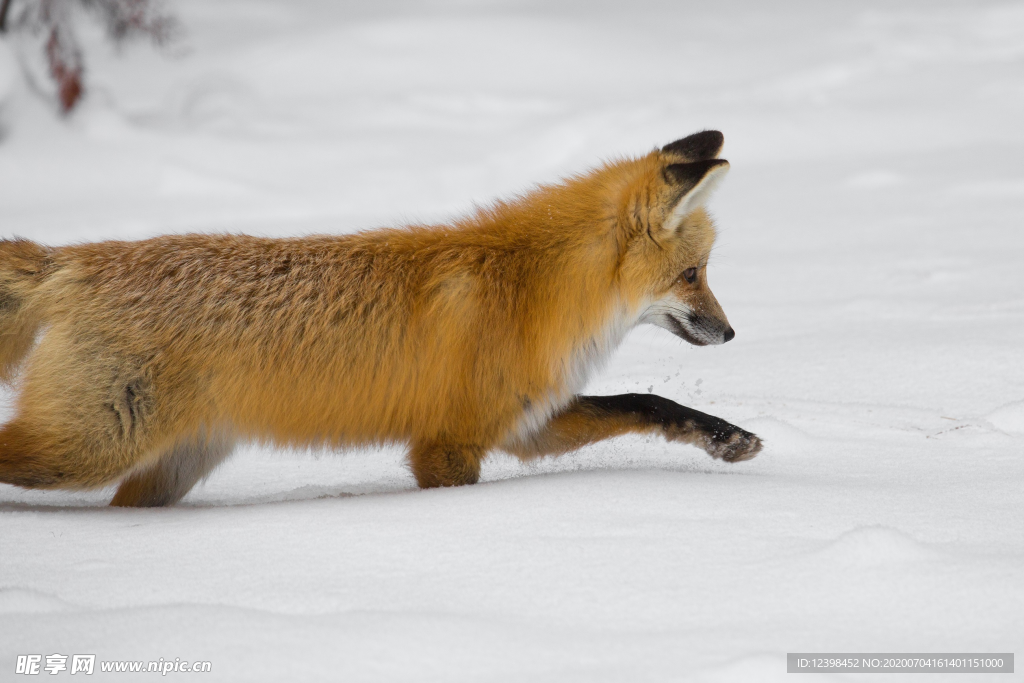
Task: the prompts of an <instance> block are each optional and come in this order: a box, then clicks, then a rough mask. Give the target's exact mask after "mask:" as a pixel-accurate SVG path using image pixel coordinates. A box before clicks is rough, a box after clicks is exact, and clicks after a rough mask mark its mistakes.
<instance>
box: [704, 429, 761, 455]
mask: <svg viewBox="0 0 1024 683" xmlns="http://www.w3.org/2000/svg"><path fill="white" fill-rule="evenodd" d="M730 427H731V428H730V429H729V430H726V431H715V432H713V433H711V434H710V435H708V436H707V437H705V439H704V443H705V445H704V450H705V451H707V453H708V455H710V456H711V457H712V458H718V459H720V460H725V461H726V462H741V461H743V460H750V459H751V458H753V457H754V456H755V455H757V454H758V453H760V452H761V446H762V443H761V439H760V438H759V437H758V436H757V435H756V434H752V433H750V432H748V431H746V430H745V429H740V428H739V427H733V426H732V425H730Z"/></svg>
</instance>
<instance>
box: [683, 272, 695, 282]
mask: <svg viewBox="0 0 1024 683" xmlns="http://www.w3.org/2000/svg"><path fill="white" fill-rule="evenodd" d="M683 279H684V280H686V281H687V282H689V283H690V284H691V285H692V284H693V283H694V282H696V281H697V269H696V268H687V269H686V270H684V271H683Z"/></svg>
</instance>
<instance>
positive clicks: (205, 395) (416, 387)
mask: <svg viewBox="0 0 1024 683" xmlns="http://www.w3.org/2000/svg"><path fill="white" fill-rule="evenodd" d="M714 136H717V138H715V137H714ZM716 140H717V144H716ZM687 141H690V142H689V143H687ZM720 146H721V136H720V135H718V134H717V133H715V134H712V133H701V134H697V135H695V136H691V137H690V138H685V139H684V140H681V141H677V142H676V143H673V144H672V145H668V146H666V147H665V148H664V149H662V150H657V151H654V152H651V153H650V154H647V155H646V156H643V157H640V158H637V159H628V160H623V161H617V162H613V163H609V164H606V165H604V166H603V167H601V168H599V169H597V170H595V171H592V172H591V173H588V174H586V175H580V176H575V177H572V178H570V179H568V180H566V181H564V182H562V183H561V184H557V185H550V186H542V187H539V188H537V189H536V190H534V191H532V192H530V193H529V194H526V195H524V196H522V197H519V198H516V199H514V200H511V201H506V202H498V203H496V204H495V205H494V206H492V207H491V208H489V209H486V210H481V211H479V212H477V213H476V215H473V216H471V217H469V218H465V219H462V220H458V221H455V222H453V223H451V224H449V225H441V226H429V227H427V226H412V227H407V228H402V229H384V230H377V231H372V232H364V233H360V234H355V235H347V236H337V237H335V236H316V237H306V238H297V239H261V238H255V237H248V236H241V235H182V236H166V237H158V238H154V239H150V240H145V241H140V242H113V241H112V242H100V243H94V244H83V245H73V246H65V247H60V248H45V247H40V246H38V245H34V244H32V243H30V242H26V241H3V242H0V326H2V332H3V335H2V336H0V369H5V370H4V373H5V374H4V375H3V378H5V379H8V380H10V379H11V378H13V377H14V375H15V372H16V370H17V369H18V368H21V367H22V365H24V369H23V373H22V376H21V379H20V382H19V385H20V393H19V396H18V404H17V414H16V416H15V418H14V419H13V420H12V421H11V422H10V423H8V424H7V425H6V426H5V427H3V429H2V430H0V481H4V482H8V483H14V484H17V485H20V486H28V487H40V488H59V487H67V488H75V487H78V488H84V487H96V486H102V485H104V484H107V483H110V482H112V481H116V480H118V479H120V478H123V477H127V479H126V481H125V483H124V484H123V485H122V488H121V490H120V491H119V492H118V495H117V496H116V497H115V500H114V503H115V504H123V505H150V504H167V503H172V502H174V501H175V500H177V499H178V498H180V497H181V496H182V495H184V493H185V492H187V491H188V489H189V488H190V487H191V485H192V484H194V483H195V481H198V479H200V478H201V477H202V476H205V475H206V474H207V473H208V472H209V471H210V469H212V467H214V466H216V464H217V463H218V462H220V460H221V459H222V458H223V457H225V456H226V455H227V453H228V452H230V443H232V442H233V441H234V440H239V439H241V440H246V439H257V440H266V441H271V442H274V443H279V444H289V445H296V446H307V445H324V444H328V445H334V446H347V445H354V444H365V443H382V442H403V443H408V444H410V447H411V455H410V458H411V464H412V467H413V471H414V473H415V474H416V477H417V480H418V482H419V483H420V485H421V486H438V485H451V484H463V483H472V482H474V481H476V478H477V476H478V474H479V467H480V461H481V459H482V458H483V457H484V456H485V454H486V453H487V452H488V451H489V450H492V449H495V448H505V449H506V450H510V451H512V452H516V453H518V454H520V455H521V456H522V457H533V456H535V455H538V454H540V452H541V451H543V449H540V450H538V448H539V447H528V446H527V445H526V444H529V443H534V444H537V443H540V440H539V439H540V436H539V435H541V434H543V433H544V432H545V430H546V429H549V428H550V424H549V423H554V424H557V423H558V419H559V416H564V415H565V414H566V412H567V411H569V412H571V411H572V410H573V409H574V406H576V405H577V404H578V400H577V397H576V394H577V392H578V391H579V390H580V389H581V388H582V387H583V384H584V383H585V381H586V379H587V377H588V376H589V375H590V374H591V373H592V372H593V371H595V370H596V369H597V368H598V367H599V365H600V363H601V361H602V360H603V358H605V357H606V356H607V355H608V354H609V353H610V352H611V350H613V349H614V347H615V345H616V344H618V342H619V341H621V338H622V336H623V335H624V334H625V332H626V331H628V329H629V328H630V327H632V326H633V325H635V324H637V323H639V322H654V323H656V324H661V325H663V326H666V327H668V328H669V329H671V330H672V331H673V332H676V333H677V334H679V335H680V336H683V337H684V338H687V339H688V341H691V342H694V343H720V342H721V341H725V340H728V339H729V338H731V328H729V327H728V322H727V321H726V319H725V316H724V314H723V313H722V311H721V307H720V306H719V305H718V303H717V301H715V299H714V296H713V295H712V294H711V291H710V290H709V289H708V288H707V281H706V266H707V257H708V253H709V252H710V249H711V246H712V243H713V241H714V228H713V225H712V223H711V220H710V219H709V217H708V216H707V214H706V213H705V212H704V210H703V208H702V207H701V206H700V205H695V206H693V207H689V206H687V205H686V202H687V201H692V200H693V199H694V197H697V196H698V195H700V194H701V193H702V192H704V190H705V189H706V186H707V185H708V183H709V182H710V180H709V179H712V177H715V176H720V175H721V174H722V173H724V170H725V169H726V168H727V164H725V162H721V161H718V160H715V159H714V157H715V156H717V152H718V149H719V148H720ZM711 148H714V149H711ZM716 179H717V178H716ZM701 203H702V201H701ZM679 207H684V208H686V214H685V215H677V214H674V213H673V211H674V210H676V209H678V208H679ZM691 268H692V269H694V270H693V271H692V272H695V273H696V274H697V275H696V280H695V281H694V282H693V283H690V282H687V281H686V280H685V278H682V277H681V273H683V272H684V271H687V269H691ZM687 272H691V271H687ZM672 311H676V313H678V315H675V314H673V313H672ZM666 316H667V317H666ZM673 316H675V317H676V318H677V320H676V323H673V322H672V320H670V318H672V317H673ZM40 329H43V330H44V332H43V334H42V335H41V337H40V338H39V339H38V342H37V343H36V344H35V346H34V347H33V345H32V340H33V339H34V337H35V336H36V335H37V332H38V330H40ZM715 335H718V336H717V337H716V336H715ZM723 335H724V336H723ZM26 354H27V359H25V356H26ZM23 359H24V360H23ZM552 418H555V419H554V420H552ZM605 418H607V416H605ZM602 419H604V418H601V417H600V416H598V417H594V416H591V417H590V418H589V420H590V423H591V425H592V427H591V428H590V432H592V433H593V434H604V435H605V436H609V435H612V434H613V433H621V432H622V431H623V429H620V428H618V427H616V428H614V429H609V430H606V431H602V430H601V429H600V428H598V429H596V431H595V429H594V428H593V424H594V423H595V421H596V422H598V423H599V422H601V420H602ZM562 421H563V422H564V421H565V420H564V419H563V420H562ZM612 422H615V420H614V419H609V420H608V423H609V424H611V423H612ZM619 422H621V420H619ZM641 422H643V420H641ZM648 422H649V421H648ZM637 424H638V425H639V423H637ZM726 424H727V423H726ZM644 425H646V426H642V428H643V429H648V428H649V427H650V425H649V424H648V423H647V422H645V423H644ZM636 429H638V430H639V429H641V426H637V427H636ZM734 429H738V428H734ZM584 431H586V429H584ZM627 431H628V429H627ZM744 434H746V433H745V432H744ZM750 436H751V437H752V436H753V435H750ZM753 439H754V440H755V442H751V444H752V445H748V447H746V450H744V451H743V453H741V454H740V455H748V457H749V456H752V455H753V453H756V450H757V449H758V448H759V447H760V442H759V441H756V437H753ZM569 440H570V441H571V440H572V439H571V438H570V439H569ZM581 442H582V441H581ZM751 450H752V452H749V451H751ZM557 451H558V449H557V448H554V449H549V452H557ZM729 459H740V458H739V457H736V458H729Z"/></svg>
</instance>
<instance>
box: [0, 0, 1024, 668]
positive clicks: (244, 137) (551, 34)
mask: <svg viewBox="0 0 1024 683" xmlns="http://www.w3.org/2000/svg"><path fill="white" fill-rule="evenodd" d="M172 7H174V8H175V9H176V11H177V13H178V15H179V16H180V18H181V19H182V21H183V23H184V24H185V26H186V27H187V29H188V34H187V36H186V37H185V39H184V40H183V41H182V42H181V43H179V45H178V46H176V47H175V48H173V49H172V50H170V52H169V53H168V54H164V55H160V54H157V53H155V52H153V51H152V50H150V49H149V48H148V47H145V46H138V47H133V48H130V49H128V50H127V51H126V52H125V53H124V54H123V55H120V56H118V55H117V54H115V53H114V52H113V51H112V50H110V49H109V48H107V47H105V46H104V45H103V44H102V42H101V40H100V37H99V36H96V35H91V34H90V35H88V36H86V38H87V41H88V45H87V47H88V53H87V57H88V58H89V62H88V66H89V71H88V75H87V78H88V83H89V86H90V88H91V90H90V94H89V97H88V99H87V100H86V101H85V103H84V105H83V107H82V108H81V110H80V111H79V112H77V113H76V114H75V115H74V116H73V117H71V118H70V119H69V120H67V121H61V120H58V119H57V118H56V117H55V116H53V115H52V114H51V112H50V111H49V110H48V109H47V108H46V106H45V105H44V104H42V103H41V102H40V101H39V100H38V99H37V98H36V97H34V96H32V95H31V94H30V93H29V91H28V89H27V86H26V85H25V83H24V81H23V80H22V78H21V76H20V75H19V72H18V70H17V69H16V68H15V67H13V66H12V65H11V56H10V46H9V45H8V44H4V43H2V42H0V100H2V102H3V104H2V105H0V122H2V129H3V139H2V140H0V235H2V236H4V237H8V236H12V235H21V236H24V237H29V238H32V239H36V240H39V241H43V242H46V243H49V244H62V243H67V242H72V241H81V240H96V239H103V238H139V237H145V236H150V235H155V234H159V233H165V232H184V231H196V230H201V231H227V230H230V231H243V232H249V233H258V234H265V235H287V234H298V233H309V232H334V233H341V232H346V231H352V230H356V229H361V228H368V227H373V226H377V225H387V224H399V223H401V222H403V221H406V220H411V219H416V220H441V219H444V218H445V217H446V216H452V215H455V214H458V213H460V212H463V211H466V210H468V209H470V208H471V207H472V206H473V204H474V203H476V204H480V203H486V202H487V201H489V200H490V199H492V198H495V197H498V196H502V195H509V194H512V193H515V192H517V191H520V190H522V189H524V188H526V187H528V186H530V185H531V184H532V183H535V182H540V181H552V180H555V179H557V178H558V177H559V176H560V175H563V174H567V173H570V172H574V171H578V170H584V169H586V168H587V167H589V166H592V165H594V164H596V163H598V161H599V160H600V159H602V158H608V157H612V156H616V155H627V154H642V153H645V152H647V151H648V150H650V149H652V148H653V147H654V146H656V145H661V144H664V143H666V142H669V141H671V140H674V139H676V138H678V137H681V136H683V135H685V134H688V133H691V132H694V131H696V130H699V129H702V128H716V129H719V130H722V131H723V132H724V133H725V135H726V149H725V154H724V156H725V157H726V158H728V159H729V160H730V161H731V162H732V166H733V170H732V173H731V174H730V177H729V179H728V180H727V182H726V184H725V186H724V187H723V189H722V190H721V192H720V193H719V194H718V195H717V196H716V198H715V200H714V202H713V209H714V212H715V214H716V216H717V218H718V220H719V225H720V228H721V238H720V242H719V245H718V247H717V249H716V252H715V255H714V259H713V263H712V266H711V268H710V271H709V272H710V279H711V284H712V287H713V288H714V290H715V293H716V294H717V296H718V299H719V300H720V301H721V302H722V304H723V306H724V308H725V310H726V312H727V313H728V315H729V317H730V320H731V321H732V324H733V326H734V327H735V328H736V330H737V337H736V339H735V341H733V342H731V343H729V344H727V345H725V346H722V347H712V348H701V349H698V348H694V347H688V346H686V345H685V344H683V343H682V342H680V341H678V340H677V339H676V338H674V337H672V336H670V335H669V334H668V333H666V332H663V331H661V330H658V329H656V328H653V327H648V328H641V329H638V330H636V331H635V332H634V333H633V334H632V335H631V336H630V337H629V338H628V339H627V341H626V343H625V344H624V345H623V347H622V348H621V350H620V352H619V353H618V354H617V355H616V356H615V357H614V359H613V361H612V363H611V365H610V367H609V368H608V369H607V371H605V372H604V373H603V374H601V376H600V377H598V378H597V379H595V380H594V382H593V383H592V386H590V387H589V388H588V393H614V392H623V391H654V392H656V393H659V394H662V395H665V396H668V397H670V398H673V399H675V400H678V401H680V402H682V403H685V404H687V405H690V406H693V407H695V408H698V409H700V410H704V411H707V412H711V413H714V414H717V415H720V416H722V417H724V418H726V419H728V420H730V421H733V422H735V423H737V424H740V425H742V426H744V427H746V428H748V429H751V430H752V431H755V432H757V433H758V434H760V435H761V436H762V437H764V438H765V439H766V442H767V447H766V449H765V451H764V452H763V453H762V454H761V455H760V456H759V457H758V458H756V459H755V460H753V461H750V462H746V463H741V464H737V465H728V464H724V463H721V462H717V461H712V460H710V459H709V458H708V457H707V456H705V455H704V454H703V453H702V452H700V451H697V450H696V449H693V448H690V447H680V446H668V445H665V444H663V443H662V442H660V441H654V440H643V439H636V438H633V439H620V440H617V441H613V442H606V443H603V444H600V445H597V446H594V447H591V448H588V449H585V450H584V451H581V452H579V453H578V454H574V455H570V456H565V457H562V458H560V459H551V460H546V461H543V462H540V463H539V464H536V465H534V466H524V465H521V464H519V463H518V462H516V461H513V460H511V459H509V458H506V457H501V456H495V457H493V458H492V459H491V460H490V461H489V462H488V463H487V465H486V466H485V471H484V477H483V480H484V481H483V483H481V484H479V485H477V486H473V487H465V488H460V489H451V490H432V491H425V492H421V491H417V490H415V486H414V482H413V479H412V476H411V475H410V473H409V472H408V470H407V469H406V468H405V466H404V463H403V454H402V453H401V452H400V451H399V450H397V449H395V450H376V451H368V452H358V453H320V454H307V453H293V452H284V451H280V450H275V449H269V448H255V447H252V448H247V449H244V450H242V451H241V452H239V453H238V454H237V455H236V456H235V457H234V458H233V459H232V460H230V461H229V462H228V463H227V464H225V465H224V466H223V467H222V468H221V469H219V470H218V471H217V472H216V473H214V475H213V476H212V477H211V478H210V479H209V480H208V481H207V482H206V483H205V484H204V485H201V486H199V487H197V489H196V490H194V491H193V492H192V493H191V494H190V495H189V496H188V497H187V498H186V499H185V500H184V501H183V502H182V503H181V504H180V505H178V506H177V507H174V508H169V509H158V510H123V509H108V508H105V507H102V505H103V504H104V503H105V501H106V500H107V499H108V498H109V496H110V495H111V493H112V491H111V490H106V491H100V492H89V493H60V492H26V491H22V490H20V489H16V488H14V487H10V486H4V485H0V680H8V679H9V678H12V679H21V678H22V677H21V676H16V675H15V674H14V673H13V672H14V667H15V659H16V656H17V655H18V654H32V653H37V654H42V655H48V654H53V653H62V654H75V653H93V654H96V655H97V658H98V659H99V660H119V659H130V660H157V659H159V658H161V657H162V658H164V659H165V660H174V659H175V658H180V659H182V660H209V661H211V662H212V666H213V671H212V673H208V674H204V675H202V676H201V677H202V678H203V679H204V680H207V679H208V680H239V681H243V680H244V681H252V680H267V681H271V680H273V681H279V680H280V681H284V680H339V681H398V680H402V681H492V680H493V681H559V682H562V681H648V680H649V681H669V680H671V681H676V680H700V681H705V680H707V681H771V680H782V679H785V678H787V676H788V674H786V673H785V671H786V658H785V654H786V653H787V652H1013V651H1014V650H1015V649H1016V651H1017V654H1018V655H1020V654H1021V652H1022V651H1024V648H1021V643H1024V616H1022V615H1024V231H1022V229H1024V225H1022V222H1024V221H1022V218H1024V126H1022V125H1021V122H1022V121H1024V6H1022V5H1021V4H1020V3H1016V2H1003V3H1000V2H979V1H974V2H939V1H932V0H928V1H927V2H926V1H924V0H921V1H920V2H912V1H910V2H882V1H876V2H861V3H842V2H821V1H818V0H814V1H811V0H807V1H806V2H786V3H758V2H752V1H748V2H741V1H738V0H736V1H725V2H716V3H674V2H667V1H666V2H662V3H640V2H633V3H595V2H582V1H579V0H575V1H565V2H557V3H556V2H521V3H513V2H504V1H501V0H494V1H489V2H468V1H465V2H462V1H459V0H451V1H449V2H429V3H411V2H399V1H387V2H359V3H357V2H337V1H336V0H289V1H286V0H273V1H271V0H218V1H217V2H209V1H208V0H176V1H175V2H174V3H173V5H172ZM6 396H7V399H6V400H7V404H8V405H9V402H10V401H9V399H10V394H9V393H8V394H6ZM6 414H9V408H8V409H7V413H6ZM1018 666H1019V665H1018ZM60 675H61V676H66V675H68V673H67V672H64V673H63V674H60ZM152 676H153V674H150V675H149V677H152ZM181 676H182V677H185V676H186V675H185V674H181ZM42 677H45V678H47V679H49V678H50V677H49V675H48V674H46V673H43V674H42ZM96 677H97V678H101V677H102V676H101V675H100V674H99V673H97V674H96ZM172 677H173V675H172ZM129 678H131V676H130V675H129V674H118V675H115V674H111V675H110V679H111V680H128V679H129ZM904 678H905V677H903V676H891V677H889V678H886V677H885V676H881V675H878V676H874V677H873V678H872V680H904ZM927 678H928V680H929V681H938V680H943V679H944V678H947V677H945V676H934V677H933V676H929V677H927ZM948 678H951V679H953V680H958V681H963V680H978V679H980V678H983V677H971V676H962V675H960V676H949V677H948ZM1010 678H1012V676H1005V675H993V676H991V679H992V680H1008V679H1010ZM800 680H808V681H811V680H836V681H841V680H860V677H858V676H843V675H834V676H825V675H822V676H819V677H816V676H814V675H809V676H807V677H806V678H803V677H802V678H800ZM986 680H987V679H986Z"/></svg>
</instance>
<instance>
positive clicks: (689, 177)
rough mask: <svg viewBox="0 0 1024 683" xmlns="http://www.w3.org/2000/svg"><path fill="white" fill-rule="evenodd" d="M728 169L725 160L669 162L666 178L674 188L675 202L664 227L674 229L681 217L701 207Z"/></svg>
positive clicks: (727, 163) (680, 221) (666, 168)
mask: <svg viewBox="0 0 1024 683" xmlns="http://www.w3.org/2000/svg"><path fill="white" fill-rule="evenodd" d="M728 171H729V162H728V161H726V160H725V159H708V160H706V161H696V162H694V163H692V164H669V165H668V166H666V167H665V171H664V173H665V180H666V181H667V182H668V184H669V185H671V186H673V187H674V188H676V190H677V194H676V197H677V199H676V200H675V205H674V206H673V207H672V210H671V212H670V213H669V216H668V218H667V219H666V220H665V229H666V230H675V229H676V228H677V227H679V224H680V223H682V222H683V219H684V218H686V217H687V216H689V215H690V214H691V213H693V212H694V211H695V210H696V209H698V208H699V207H702V206H704V204H705V203H706V202H707V201H708V198H709V197H710V196H711V193H712V192H714V190H715V188H716V187H718V184H719V183H720V182H722V178H724V177H725V174H726V173H727V172H728Z"/></svg>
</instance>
